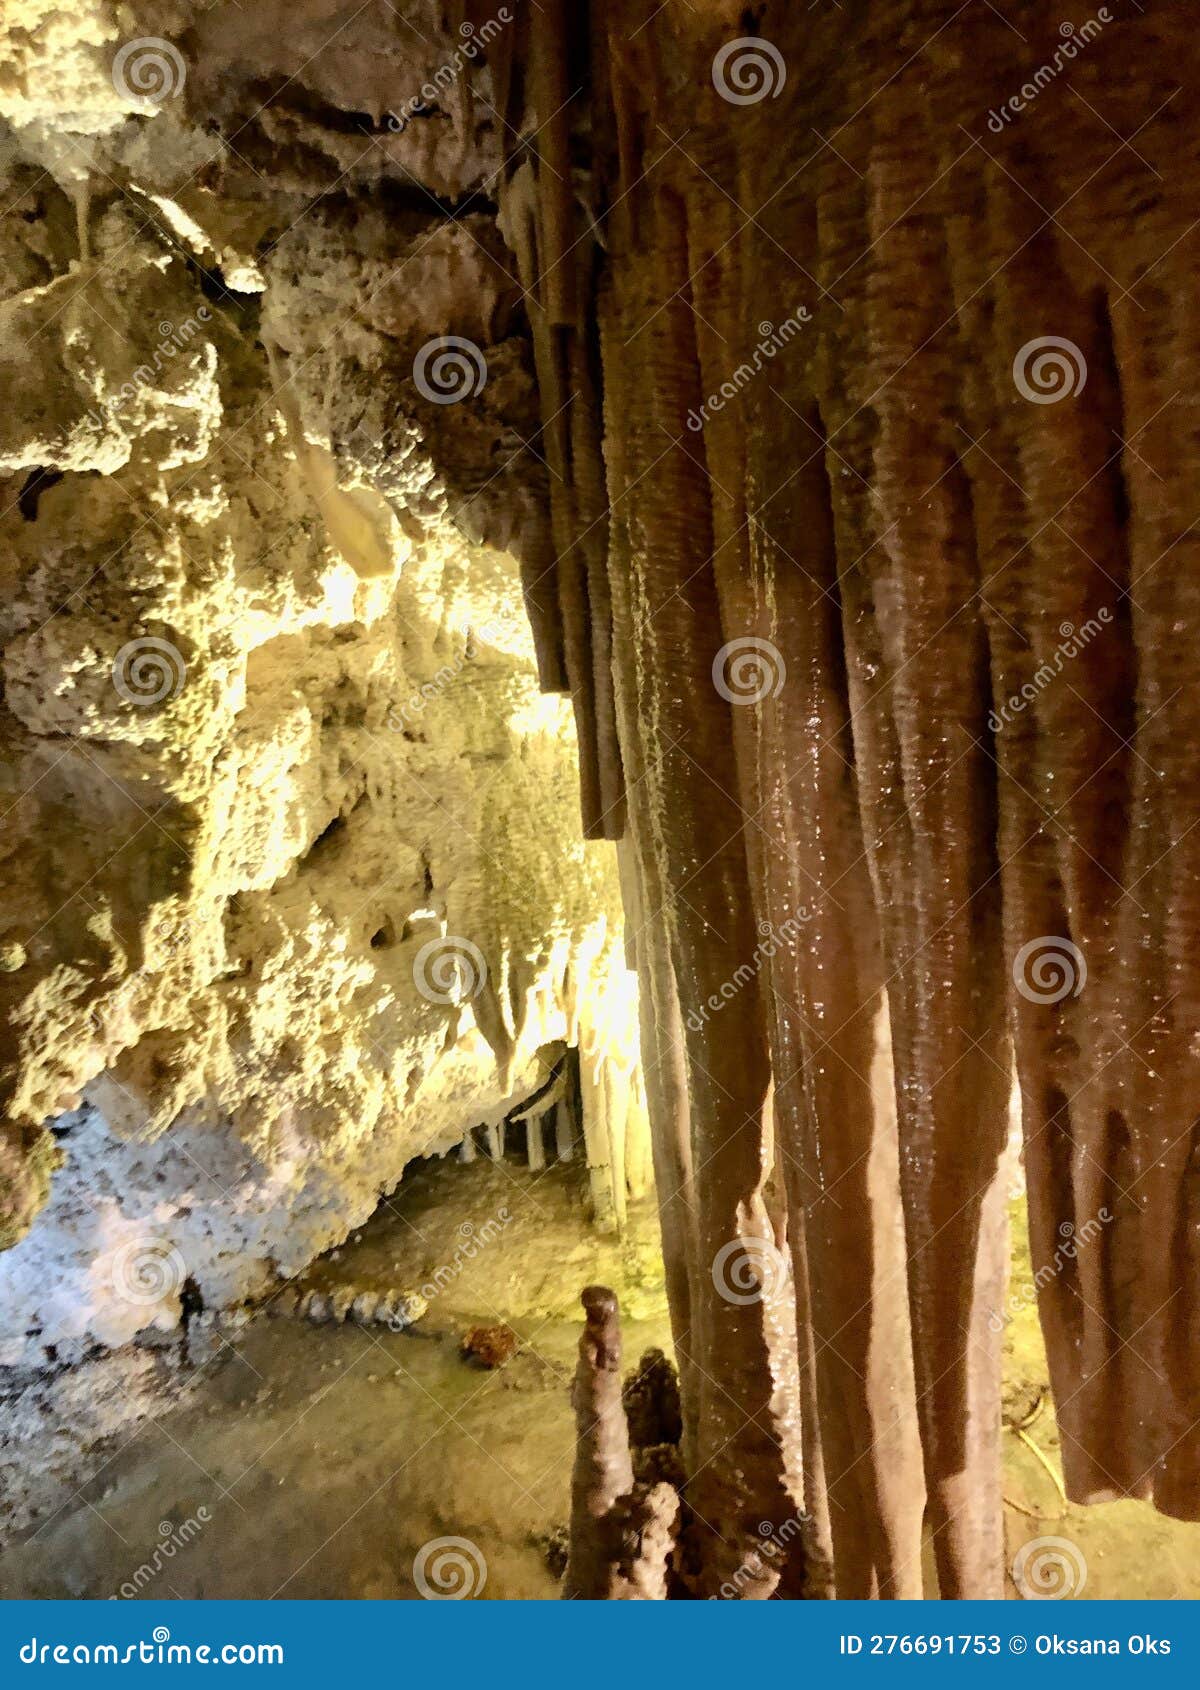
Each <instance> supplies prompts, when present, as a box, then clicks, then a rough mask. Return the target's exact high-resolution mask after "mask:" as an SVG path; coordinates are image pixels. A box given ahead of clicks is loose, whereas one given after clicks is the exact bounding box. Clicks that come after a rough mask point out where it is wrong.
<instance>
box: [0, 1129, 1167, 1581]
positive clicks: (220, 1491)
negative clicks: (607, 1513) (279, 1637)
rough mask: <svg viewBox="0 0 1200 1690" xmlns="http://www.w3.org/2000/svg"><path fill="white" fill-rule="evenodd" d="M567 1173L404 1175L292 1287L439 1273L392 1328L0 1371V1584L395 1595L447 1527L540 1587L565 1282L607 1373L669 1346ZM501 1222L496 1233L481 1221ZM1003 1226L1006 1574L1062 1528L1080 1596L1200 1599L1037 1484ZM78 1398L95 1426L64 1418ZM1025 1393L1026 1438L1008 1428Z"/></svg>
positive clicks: (376, 1285) (1025, 1368) (1046, 1431)
mask: <svg viewBox="0 0 1200 1690" xmlns="http://www.w3.org/2000/svg"><path fill="white" fill-rule="evenodd" d="M582 1178H583V1176H582V1173H581V1170H580V1169H579V1168H578V1166H577V1165H576V1166H570V1167H563V1166H559V1167H556V1168H552V1169H551V1170H549V1171H548V1172H546V1173H543V1174H540V1175H536V1176H534V1175H531V1174H530V1173H529V1172H528V1170H526V1169H525V1168H524V1167H523V1166H521V1165H519V1164H516V1163H513V1162H511V1161H510V1162H505V1163H503V1164H500V1165H496V1164H493V1163H491V1162H489V1161H488V1160H486V1159H480V1160H479V1161H477V1162H475V1163H473V1164H470V1165H465V1166H464V1165H461V1164H459V1163H458V1162H457V1161H455V1160H450V1159H448V1160H446V1161H443V1162H432V1163H427V1164H423V1165H421V1166H420V1167H419V1168H418V1169H416V1170H415V1171H414V1172H412V1173H411V1174H410V1176H409V1178H407V1179H406V1181H405V1182H404V1185H403V1187H402V1189H401V1190H400V1191H399V1192H397V1193H396V1195H395V1196H394V1197H393V1198H392V1199H389V1200H387V1201H385V1203H384V1204H383V1205H382V1206H381V1207H380V1209H379V1211H378V1212H377V1214H376V1215H375V1217H374V1218H373V1219H372V1220H371V1221H370V1222H369V1223H368V1225H367V1226H365V1227H364V1228H363V1229H362V1230H361V1232H360V1233H359V1234H357V1235H356V1241H352V1242H350V1243H348V1244H347V1245H346V1246H345V1247H343V1248H342V1249H341V1250H339V1251H336V1252H333V1253H332V1255H330V1256H326V1257H325V1258H323V1259H322V1260H321V1261H320V1262H319V1263H318V1264H316V1265H315V1267H314V1268H313V1269H312V1270H310V1273H309V1274H308V1275H307V1276H306V1279H305V1283H306V1284H307V1285H311V1286H315V1287H318V1288H322V1287H323V1288H333V1287H335V1286H337V1285H339V1284H345V1283H348V1282H353V1283H354V1284H355V1285H357V1286H361V1287H363V1288H367V1289H380V1290H384V1289H388V1288H393V1287H412V1286H416V1285H420V1284H422V1283H424V1282H427V1281H428V1279H429V1276H430V1275H431V1274H432V1273H433V1272H435V1271H436V1269H437V1267H438V1266H439V1265H440V1264H445V1263H450V1264H457V1265H456V1270H455V1277H454V1278H453V1279H452V1280H451V1281H450V1282H449V1283H446V1284H445V1286H444V1289H442V1290H441V1291H440V1293H439V1295H438V1296H437V1297H436V1298H435V1299H433V1300H432V1301H431V1306H430V1309H429V1312H428V1314H426V1315H425V1316H424V1318H423V1319H422V1320H421V1321H420V1322H419V1323H418V1325H417V1326H416V1327H415V1328H413V1329H412V1330H410V1331H408V1332H402V1333H392V1332H390V1331H389V1330H388V1329H387V1328H386V1327H377V1326H373V1327H370V1328H367V1327H363V1326H359V1325H355V1324H348V1325H343V1326H334V1325H313V1324H310V1323H309V1322H307V1321H305V1320H301V1319H297V1318H272V1317H271V1316H270V1315H268V1314H259V1315H256V1316H254V1317H253V1318H252V1319H251V1320H250V1321H249V1323H248V1324H247V1325H246V1327H245V1328H244V1329H243V1330H241V1331H234V1332H232V1333H230V1334H229V1339H228V1341H226V1340H224V1339H213V1338H212V1337H211V1336H208V1337H206V1336H204V1335H203V1334H199V1333H197V1332H196V1331H195V1330H193V1333H192V1338H191V1340H190V1344H189V1348H190V1350H191V1352H192V1355H191V1360H190V1362H189V1361H188V1360H186V1359H185V1358H184V1353H183V1346H182V1345H181V1343H180V1342H179V1340H178V1339H176V1338H172V1339H171V1340H170V1341H169V1342H163V1343H161V1344H157V1345H155V1346H153V1347H150V1348H147V1349H140V1350H135V1351H127V1352H124V1354H123V1355H120V1356H113V1357H99V1358H97V1359H95V1360H94V1361H92V1362H91V1363H89V1364H87V1366H86V1367H85V1369H84V1370H83V1372H82V1374H81V1375H80V1376H78V1377H77V1378H76V1379H75V1380H74V1381H71V1382H67V1381H66V1380H65V1376H64V1375H59V1376H58V1379H57V1380H51V1381H49V1382H43V1383H42V1384H40V1385H39V1384H32V1383H31V1382H30V1381H29V1380H28V1377H26V1379H25V1380H24V1381H23V1382H22V1381H20V1380H18V1379H16V1378H15V1377H10V1378H9V1379H8V1380H7V1382H6V1386H5V1397H6V1407H5V1412H4V1414H3V1423H4V1430H3V1432H2V1433H0V1481H2V1484H3V1498H2V1502H0V1506H2V1507H3V1515H4V1520H5V1522H6V1524H5V1526H4V1537H5V1553H4V1557H3V1564H2V1568H0V1595H2V1596H4V1597H6V1598H13V1597H42V1598H55V1597H94V1598H105V1597H109V1596H112V1595H120V1594H122V1593H123V1594H125V1595H127V1596H128V1595H130V1594H134V1595H140V1596H142V1597H144V1598H146V1599H148V1600H163V1599H164V1598H193V1597H226V1598H229V1597H233V1598H264V1597H279V1598H285V1599H286V1598H318V1597H325V1598H328V1597H336V1598H359V1599H394V1598H400V1599H405V1598H415V1597H418V1596H419V1594H420V1592H419V1590H418V1588H417V1584H416V1582H415V1578H414V1563H415V1562H416V1561H417V1558H418V1556H419V1555H420V1552H421V1550H422V1549H423V1547H424V1546H425V1545H426V1544H428V1543H430V1542H432V1541H434V1540H436V1539H439V1538H444V1537H456V1538H464V1539H466V1540H467V1541H468V1543H469V1544H470V1545H471V1546H473V1548H474V1550H475V1551H476V1552H477V1555H478V1563H477V1564H481V1565H483V1566H484V1567H485V1568H486V1574H485V1576H484V1582H483V1584H482V1587H479V1588H477V1589H476V1590H475V1592H474V1593H475V1594H477V1595H480V1596H482V1597H483V1598H485V1599H506V1598H507V1599H514V1598H518V1599H536V1598H553V1597H554V1596H555V1595H556V1594H557V1590H558V1585H557V1582H556V1578H555V1576H554V1574H553V1572H552V1571H551V1567H552V1565H553V1552H552V1550H550V1549H548V1545H549V1543H550V1540H551V1539H552V1538H553V1536H554V1534H555V1532H556V1530H557V1529H559V1528H561V1527H562V1526H563V1525H564V1523H565V1519H566V1508H567V1496H568V1484H569V1477H570V1463H571V1457H572V1451H573V1426H572V1419H571V1411H570V1405H569V1400H568V1386H569V1379H570V1373H571V1369H572V1366H573V1354H574V1346H575V1342H576V1338H577V1333H578V1326H577V1321H576V1312H575V1311H576V1307H577V1301H576V1299H577V1291H578V1288H579V1287H580V1286H582V1285H584V1284H586V1283H588V1282H589V1281H595V1280H603V1281H606V1282H608V1283H611V1284H613V1285H614V1286H616V1288H617V1289H618V1291H619V1292H620V1295H621V1298H622V1303H623V1306H624V1308H625V1311H626V1318H625V1352H626V1361H627V1363H632V1362H633V1361H634V1360H636V1358H637V1356H638V1355H640V1354H641V1352H642V1351H643V1350H644V1349H645V1348H647V1347H649V1346H652V1345H659V1346H665V1345H667V1344H668V1342H669V1340H668V1327H667V1320H666V1305H665V1297H664V1294H663V1289H662V1281H661V1268H660V1266H659V1258H658V1238H657V1225H656V1221H655V1217H654V1213H653V1206H652V1204H643V1205H640V1206H637V1207H636V1208H635V1210H634V1213H633V1215H632V1218H631V1222H630V1225H629V1228H628V1231H627V1233H626V1236H625V1237H624V1239H622V1240H615V1239H606V1238H602V1237H600V1236H599V1235H597V1234H596V1233H594V1232H589V1231H587V1230H581V1224H580V1223H581V1216H582V1205H583V1186H582ZM505 1215H506V1216H507V1220H505V1219H504V1217H505ZM497 1216H500V1218H501V1220H503V1221H504V1224H503V1226H502V1227H501V1228H500V1229H499V1230H497V1229H496V1227H495V1226H494V1224H493V1226H492V1227H489V1226H488V1223H489V1221H492V1222H493V1223H494V1221H495V1219H496V1217H497ZM1021 1220H1022V1217H1021V1216H1020V1215H1019V1214H1018V1213H1017V1212H1016V1210H1014V1223H1015V1226H1014V1230H1015V1232H1016V1238H1015V1246H1016V1248H1015V1270H1014V1278H1013V1284H1012V1288H1011V1289H1012V1301H1011V1303H1010V1307H1011V1308H1014V1309H1015V1310H1016V1313H1015V1314H1014V1317H1013V1318H1012V1320H1011V1321H1010V1324H1009V1326H1008V1329H1007V1334H1006V1346H1005V1348H1006V1389H1005V1401H1006V1418H1007V1419H1008V1420H1009V1422H1010V1435H1008V1436H1007V1437H1006V1438H1005V1472H1004V1488H1005V1497H1006V1503H1007V1507H1006V1532H1007V1547H1008V1559H1009V1562H1010V1564H1011V1561H1012V1557H1013V1556H1014V1555H1015V1554H1016V1553H1017V1551H1018V1550H1019V1549H1020V1547H1021V1545H1022V1544H1023V1543H1025V1542H1026V1541H1028V1540H1029V1539H1031V1538H1034V1537H1038V1536H1046V1535H1052V1536H1059V1537H1063V1538H1066V1539H1067V1540H1068V1541H1069V1542H1070V1543H1071V1544H1073V1545H1074V1546H1075V1547H1076V1549H1077V1550H1078V1552H1079V1553H1080V1554H1081V1555H1082V1557H1083V1560H1084V1562H1085V1564H1086V1568H1087V1575H1086V1584H1085V1588H1084V1591H1083V1594H1084V1596H1085V1597H1197V1596H1200V1560H1198V1559H1197V1556H1196V1547H1197V1528H1196V1527H1195V1526H1188V1525H1183V1524H1180V1523H1177V1522H1175V1521H1172V1520H1169V1519H1166V1518H1164V1517H1162V1516H1159V1515H1156V1514H1155V1513H1154V1512H1153V1511H1152V1510H1151V1509H1150V1508H1149V1507H1147V1506H1145V1505H1143V1504H1140V1503H1134V1502H1126V1503H1120V1504H1114V1505H1111V1506H1105V1507H1097V1508H1092V1509H1080V1508H1074V1507H1070V1506H1068V1505H1065V1504H1064V1503H1063V1501H1062V1498H1061V1496H1060V1495H1059V1494H1058V1491H1057V1488H1056V1484H1055V1481H1054V1478H1053V1476H1052V1473H1051V1471H1050V1469H1053V1470H1054V1471H1057V1469H1058V1450H1057V1433H1056V1431H1055V1428H1054V1423H1053V1413H1052V1409H1051V1405H1050V1403H1049V1401H1048V1398H1047V1396H1046V1394H1045V1392H1046V1385H1045V1380H1046V1368H1045V1360H1044V1355H1043V1351H1042V1346H1041V1338H1040V1333H1039V1331H1038V1327H1037V1321H1036V1317H1035V1315H1034V1313H1033V1311H1032V1306H1031V1302H1030V1300H1029V1299H1028V1298H1026V1297H1025V1296H1024V1295H1023V1292H1024V1290H1025V1289H1026V1287H1027V1285H1028V1280H1029V1261H1028V1253H1027V1249H1026V1245H1025V1241H1024V1235H1023V1227H1022V1225H1021ZM483 1229H486V1232H487V1237H488V1241H487V1242H486V1244H484V1245H482V1246H481V1247H480V1248H478V1249H477V1251H476V1254H475V1255H474V1257H473V1258H468V1256H467V1255H466V1253H465V1252H464V1251H463V1249H462V1244H463V1240H464V1239H466V1238H470V1237H471V1236H472V1235H476V1236H478V1235H479V1233H480V1232H481V1231H482V1230H483ZM459 1270H461V1271H459ZM444 1278H445V1275H443V1279H444ZM497 1320H503V1321H507V1322H510V1323H511V1324H512V1326H513V1327H514V1329H515V1330H516V1331H517V1332H518V1333H519V1334H520V1336H521V1338H522V1340H523V1348H522V1350H521V1351H520V1352H519V1353H518V1355H517V1356H516V1357H515V1358H514V1359H513V1360H512V1361H511V1362H509V1363H508V1364H507V1365H506V1366H505V1367H503V1368H501V1369H499V1370H497V1371H494V1372H488V1371H482V1370H480V1369H478V1368H476V1367H474V1366H472V1365H471V1364H469V1363H468V1362H467V1361H464V1359H463V1358H462V1355H461V1353H460V1342H461V1337H462V1335H463V1333H464V1332H465V1331H466V1330H467V1329H468V1328H469V1327H471V1326H472V1325H474V1324H476V1323H477V1322H487V1323H491V1322H495V1321H497ZM84 1398H86V1399H87V1400H88V1403H89V1412H90V1417H91V1419H92V1421H93V1423H94V1424H93V1433H94V1434H95V1435H89V1432H88V1426H87V1421H88V1418H89V1414H87V1413H80V1412H76V1410H77V1409H78V1407H79V1404H80V1402H81V1401H82V1400H83V1399H84ZM1039 1398H1040V1400H1041V1403H1042V1406H1041V1407H1040V1409H1038V1411H1037V1412H1036V1413H1035V1414H1034V1416H1033V1418H1032V1420H1031V1421H1030V1423H1029V1424H1028V1426H1027V1427H1026V1428H1025V1437H1024V1439H1023V1438H1021V1437H1020V1436H1019V1435H1018V1434H1017V1433H1016V1431H1015V1430H1013V1429H1012V1425H1011V1423H1012V1422H1019V1421H1023V1420H1025V1419H1026V1418H1027V1417H1028V1416H1029V1414H1030V1412H1031V1410H1032V1409H1033V1408H1034V1405H1035V1404H1036V1403H1037V1402H1038V1401H1039ZM99 1402H105V1403H107V1411H106V1412H107V1419H108V1421H110V1422H112V1424H111V1425H110V1426H109V1427H108V1429H107V1430H105V1429H104V1420H103V1416H101V1415H99V1414H98V1411H97V1409H96V1404H97V1403H99ZM96 1422H99V1426H98V1428H97V1425H96V1424H95V1423H96ZM1035 1446H1036V1447H1035ZM1038 1452H1040V1455H1039V1453H1038ZM1041 1457H1044V1458H1045V1459H1044V1461H1043V1460H1042V1459H1041ZM188 1522H193V1524H191V1525H189V1524H187V1523H188ZM147 1567H149V1568H150V1569H151V1573H150V1576H148V1577H147V1576H146V1574H145V1573H144V1572H143V1573H142V1574H139V1572H138V1569H139V1568H143V1569H144V1568H147ZM475 1576H476V1577H477V1575H475ZM927 1578H928V1570H927ZM1009 1594H1010V1595H1014V1596H1015V1594H1016V1592H1015V1590H1014V1589H1013V1588H1012V1586H1011V1582H1010V1586H1009Z"/></svg>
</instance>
